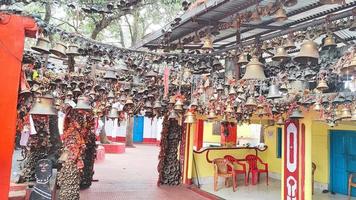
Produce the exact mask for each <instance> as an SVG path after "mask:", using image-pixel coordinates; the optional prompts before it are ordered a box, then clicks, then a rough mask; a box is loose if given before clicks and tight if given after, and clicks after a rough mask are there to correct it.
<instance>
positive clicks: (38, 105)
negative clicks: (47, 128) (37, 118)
mask: <svg viewBox="0 0 356 200" xmlns="http://www.w3.org/2000/svg"><path fill="white" fill-rule="evenodd" d="M53 103H54V99H53V97H52V96H51V95H48V94H47V95H44V96H39V97H37V98H36V100H35V103H34V104H33V106H32V108H31V110H30V114H31V115H57V110H56V109H55V107H54V106H53Z"/></svg>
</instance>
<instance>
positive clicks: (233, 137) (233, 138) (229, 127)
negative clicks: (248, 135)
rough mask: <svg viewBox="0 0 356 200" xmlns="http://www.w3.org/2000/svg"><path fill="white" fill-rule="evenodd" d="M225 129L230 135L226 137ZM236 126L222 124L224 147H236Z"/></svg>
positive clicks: (221, 140) (233, 124)
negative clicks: (228, 145) (229, 145)
mask: <svg viewBox="0 0 356 200" xmlns="http://www.w3.org/2000/svg"><path fill="white" fill-rule="evenodd" d="M225 129H227V131H228V132H229V135H228V136H227V137H226V136H225V134H224V132H225ZM236 129H237V127H236V124H235V123H226V125H224V124H221V139H220V143H221V144H222V145H226V144H228V143H229V144H231V145H236V137H237V134H236Z"/></svg>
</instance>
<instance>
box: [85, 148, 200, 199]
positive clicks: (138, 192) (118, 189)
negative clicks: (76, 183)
mask: <svg viewBox="0 0 356 200" xmlns="http://www.w3.org/2000/svg"><path fill="white" fill-rule="evenodd" d="M158 153H159V147H157V146H154V145H136V148H127V149H126V153H124V154H106V155H105V156H106V158H105V161H104V162H103V163H100V164H96V166H95V175H94V179H98V180H99V182H94V183H93V185H92V186H91V187H90V188H89V189H87V190H84V191H82V192H81V195H80V196H81V199H84V200H121V199H123V200H141V199H144V200H156V199H157V200H165V199H167V200H170V199H172V200H190V199H194V200H199V199H205V198H204V197H202V196H200V195H199V194H197V193H195V192H193V191H191V190H189V189H186V188H184V187H167V186H164V187H157V185H156V183H157V178H158V173H157V163H158Z"/></svg>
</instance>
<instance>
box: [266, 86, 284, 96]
mask: <svg viewBox="0 0 356 200" xmlns="http://www.w3.org/2000/svg"><path fill="white" fill-rule="evenodd" d="M277 98H282V95H281V93H280V92H279V89H278V86H277V85H276V84H273V85H271V86H269V91H268V95H267V99H277Z"/></svg>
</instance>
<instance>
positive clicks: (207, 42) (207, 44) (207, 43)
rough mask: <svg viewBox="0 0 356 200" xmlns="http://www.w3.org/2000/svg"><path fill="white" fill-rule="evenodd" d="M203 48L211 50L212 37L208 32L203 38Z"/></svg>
mask: <svg viewBox="0 0 356 200" xmlns="http://www.w3.org/2000/svg"><path fill="white" fill-rule="evenodd" d="M202 49H203V50H213V49H214V47H213V39H212V37H211V36H210V35H209V34H208V35H207V36H206V37H205V39H204V44H203V47H202Z"/></svg>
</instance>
